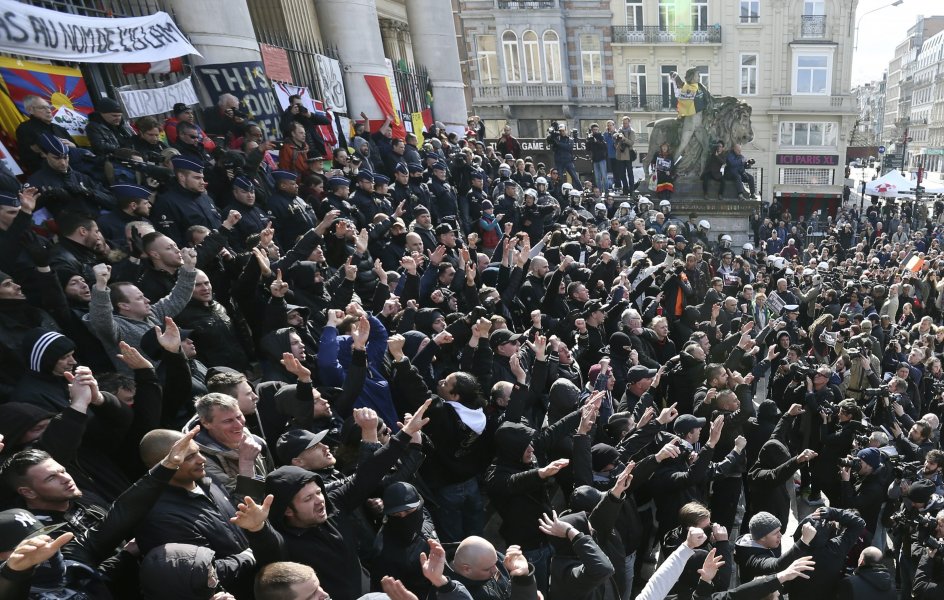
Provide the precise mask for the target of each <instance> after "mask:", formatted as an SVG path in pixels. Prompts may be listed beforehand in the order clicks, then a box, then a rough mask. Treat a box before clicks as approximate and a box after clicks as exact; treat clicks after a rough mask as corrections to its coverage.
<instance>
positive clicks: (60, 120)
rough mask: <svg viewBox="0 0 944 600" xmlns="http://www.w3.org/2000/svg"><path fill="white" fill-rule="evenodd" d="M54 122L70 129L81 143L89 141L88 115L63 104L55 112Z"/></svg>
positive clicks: (67, 129) (70, 132) (77, 141)
mask: <svg viewBox="0 0 944 600" xmlns="http://www.w3.org/2000/svg"><path fill="white" fill-rule="evenodd" d="M52 122H53V123H55V124H56V125H59V126H60V127H62V128H64V129H65V130H66V131H68V132H69V135H71V136H72V137H73V138H74V139H75V141H76V143H78V144H79V145H84V144H85V143H86V142H87V140H88V138H87V137H86V135H85V128H86V127H87V126H88V117H86V116H85V115H83V114H82V113H80V112H77V111H74V110H72V109H71V108H69V107H68V106H65V105H63V106H60V107H59V108H58V109H57V110H56V112H55V113H54V114H53V116H52Z"/></svg>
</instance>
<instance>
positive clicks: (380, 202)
mask: <svg viewBox="0 0 944 600" xmlns="http://www.w3.org/2000/svg"><path fill="white" fill-rule="evenodd" d="M399 164H402V163H399ZM389 185H390V178H389V177H387V176H386V175H383V174H382V173H377V174H376V175H374V208H375V210H376V211H377V213H383V214H385V215H387V216H388V217H389V216H390V215H392V214H393V211H394V209H395V208H396V207H397V205H398V204H399V203H398V204H397V205H395V204H393V202H391V200H390V194H389V193H388V190H387V186H389Z"/></svg>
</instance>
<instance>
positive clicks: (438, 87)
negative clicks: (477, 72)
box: [406, 0, 468, 135]
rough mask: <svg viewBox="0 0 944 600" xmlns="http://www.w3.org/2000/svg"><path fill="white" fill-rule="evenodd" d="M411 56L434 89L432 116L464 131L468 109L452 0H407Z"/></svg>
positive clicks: (450, 126) (457, 130)
mask: <svg viewBox="0 0 944 600" xmlns="http://www.w3.org/2000/svg"><path fill="white" fill-rule="evenodd" d="M406 15H407V21H408V22H409V24H410V38H411V39H412V42H413V59H414V60H415V61H416V64H418V65H423V66H424V67H426V71H427V73H428V74H429V81H430V84H431V87H432V88H433V116H434V117H435V118H436V120H437V121H442V122H443V123H444V124H445V125H446V127H447V128H448V129H449V130H451V131H456V132H459V133H460V135H461V132H463V131H464V130H465V124H466V117H467V116H468V110H467V108H466V103H465V86H464V84H463V83H462V69H461V68H460V65H459V48H458V46H457V45H456V44H457V43H458V42H457V40H456V28H455V20H454V19H453V15H452V3H451V2H447V1H446V0H406Z"/></svg>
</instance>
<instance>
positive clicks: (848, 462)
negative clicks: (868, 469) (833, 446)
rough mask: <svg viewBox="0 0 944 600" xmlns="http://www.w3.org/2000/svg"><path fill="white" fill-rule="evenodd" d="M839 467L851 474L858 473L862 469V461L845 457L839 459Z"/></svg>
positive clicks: (852, 457) (853, 457)
mask: <svg viewBox="0 0 944 600" xmlns="http://www.w3.org/2000/svg"><path fill="white" fill-rule="evenodd" d="M839 466H840V467H845V468H847V469H849V470H850V471H852V472H853V473H858V472H859V469H861V468H862V459H861V458H858V457H855V456H847V457H845V458H840V459H839Z"/></svg>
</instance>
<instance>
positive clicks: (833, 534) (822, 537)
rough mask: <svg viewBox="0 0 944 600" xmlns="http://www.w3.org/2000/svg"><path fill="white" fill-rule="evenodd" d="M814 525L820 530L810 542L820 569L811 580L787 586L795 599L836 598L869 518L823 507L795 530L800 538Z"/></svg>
mask: <svg viewBox="0 0 944 600" xmlns="http://www.w3.org/2000/svg"><path fill="white" fill-rule="evenodd" d="M810 526H812V527H814V528H815V529H816V533H815V535H814V536H813V539H812V540H810V541H809V542H807V543H808V545H809V547H810V553H811V558H812V559H813V560H814V561H816V570H815V571H813V572H812V573H810V574H809V578H808V579H797V580H795V581H793V582H791V583H790V585H788V586H787V591H788V592H789V593H790V597H791V598H810V599H815V600H825V599H827V598H834V597H835V595H836V590H837V587H838V585H839V582H840V581H841V579H842V576H843V569H844V567H845V563H846V557H847V556H848V554H849V551H850V550H852V547H853V546H854V545H855V544H856V543H858V541H859V539H860V536H862V535H863V534H864V535H865V536H866V537H867V539H871V538H870V537H868V536H870V534H869V533H867V532H866V531H865V521H863V520H862V517H860V516H859V515H858V514H856V513H855V512H853V511H851V510H838V509H835V508H825V507H824V508H820V509H818V510H817V511H816V512H815V513H813V514H812V515H810V516H809V517H807V518H806V519H804V520H803V521H801V526H800V527H798V528H797V531H796V532H794V534H793V536H794V538H799V537H800V535H802V533H801V532H802V531H803V530H805V529H807V528H808V527H810Z"/></svg>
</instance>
